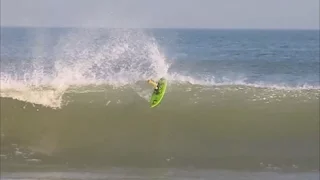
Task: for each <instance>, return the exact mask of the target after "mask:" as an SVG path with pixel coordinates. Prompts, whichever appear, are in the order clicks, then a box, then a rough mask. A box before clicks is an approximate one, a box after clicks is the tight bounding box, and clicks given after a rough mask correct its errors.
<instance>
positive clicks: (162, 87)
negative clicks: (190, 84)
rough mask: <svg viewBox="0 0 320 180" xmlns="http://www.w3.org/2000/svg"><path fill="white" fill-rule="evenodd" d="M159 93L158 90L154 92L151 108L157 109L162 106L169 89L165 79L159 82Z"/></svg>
mask: <svg viewBox="0 0 320 180" xmlns="http://www.w3.org/2000/svg"><path fill="white" fill-rule="evenodd" d="M158 87H159V90H158V92H157V91H156V90H154V91H153V93H152V95H151V98H150V107H151V108H153V107H156V106H158V105H159V104H160V102H161V101H162V99H163V96H164V94H165V93H166V89H167V80H166V79H165V78H161V79H160V80H159V81H158Z"/></svg>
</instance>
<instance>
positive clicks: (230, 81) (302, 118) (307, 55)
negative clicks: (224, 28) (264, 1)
mask: <svg viewBox="0 0 320 180" xmlns="http://www.w3.org/2000/svg"><path fill="white" fill-rule="evenodd" d="M297 34H298V35H302V36H298V37H299V38H297ZM316 35H317V33H316V32H313V31H311V32H309V31H307V32H304V31H302V32H300V31H298V32H291V31H289V32H286V33H284V32H282V31H281V32H278V33H276V32H273V31H272V32H255V31H254V32H253V33H252V32H251V33H250V32H246V31H245V32H243V31H240V32H237V31H235V32H234V31H231V32H220V31H217V32H216V31H213V32H211V31H207V30H199V31H196V30H195V31H193V30H172V31H171V30H162V31H161V30H153V31H151V30H146V31H140V30H122V29H111V30H105V29H102V30H100V29H98V30H97V29H94V30H93V29H89V30H87V29H85V30H83V29H4V30H2V31H1V39H2V41H1V116H0V117H1V133H2V134H1V143H2V144H1V148H2V149H1V153H2V154H1V158H2V161H3V162H4V163H3V164H4V165H8V166H9V165H12V164H19V165H23V164H32V163H33V164H35V165H36V164H40V165H45V164H46V165H48V164H58V165H66V164H69V165H71V164H72V165H77V166H90V165H92V166H104V165H113V166H127V165H128V166H144V167H145V166H146V167H150V166H155V167H172V166H173V167H176V166H184V167H189V166H196V167H217V168H227V169H229V168H238V169H241V168H244V169H248V168H249V169H255V168H257V169H261V168H262V169H270V168H271V169H275V170H277V169H291V170H292V169H293V170H297V169H299V170H315V169H316V170H317V169H319V162H318V160H319V153H318V152H319V92H320V89H319V77H318V74H319V64H318V62H319V49H317V48H316V46H317V45H319V44H317V41H316V38H317V36H316ZM259 38H260V39H259ZM257 39H259V40H257ZM287 40H290V41H287ZM276 41H278V42H276ZM284 42H286V44H283V43H284ZM318 43H319V42H318ZM253 47H255V48H254V49H253ZM317 47H318V46H317ZM226 53H227V54H228V55H226ZM292 54H295V56H291V55H292ZM290 58H291V59H290ZM160 77H166V78H167V79H168V80H169V84H168V89H167V93H166V95H165V98H164V99H163V102H162V103H161V105H160V106H159V107H157V108H152V109H151V108H149V102H148V100H149V98H150V95H151V92H152V88H151V87H150V86H149V85H148V84H147V83H146V80H147V79H159V78H160Z"/></svg>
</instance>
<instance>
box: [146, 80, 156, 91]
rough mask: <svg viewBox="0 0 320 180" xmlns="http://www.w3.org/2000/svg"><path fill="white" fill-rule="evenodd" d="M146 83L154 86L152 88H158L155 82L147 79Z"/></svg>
mask: <svg viewBox="0 0 320 180" xmlns="http://www.w3.org/2000/svg"><path fill="white" fill-rule="evenodd" d="M148 83H149V84H151V85H152V86H153V87H154V89H158V84H157V83H156V82H154V81H152V80H148Z"/></svg>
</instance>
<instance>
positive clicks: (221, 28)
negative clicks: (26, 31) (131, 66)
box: [0, 25, 320, 30]
mask: <svg viewBox="0 0 320 180" xmlns="http://www.w3.org/2000/svg"><path fill="white" fill-rule="evenodd" d="M0 28H77V29H184V30H187V29H191V30H192V29H194V30H320V27H319V28H279V27H278V28H277V27H276V28H271V27H270V28H267V27H264V28H262V27H261V28H258V27H234V28H232V27H105V26H21V25H0Z"/></svg>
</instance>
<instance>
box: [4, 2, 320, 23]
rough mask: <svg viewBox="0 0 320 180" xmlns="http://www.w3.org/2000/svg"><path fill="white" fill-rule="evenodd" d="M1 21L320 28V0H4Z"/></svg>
mask: <svg viewBox="0 0 320 180" xmlns="http://www.w3.org/2000/svg"><path fill="white" fill-rule="evenodd" d="M1 26H55V27H60V26H73V27H122V28H123V27H124V28H126V27H132V28H154V27H160V28H271V29H279V28H280V29H283V28H284V29H319V0H1Z"/></svg>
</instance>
